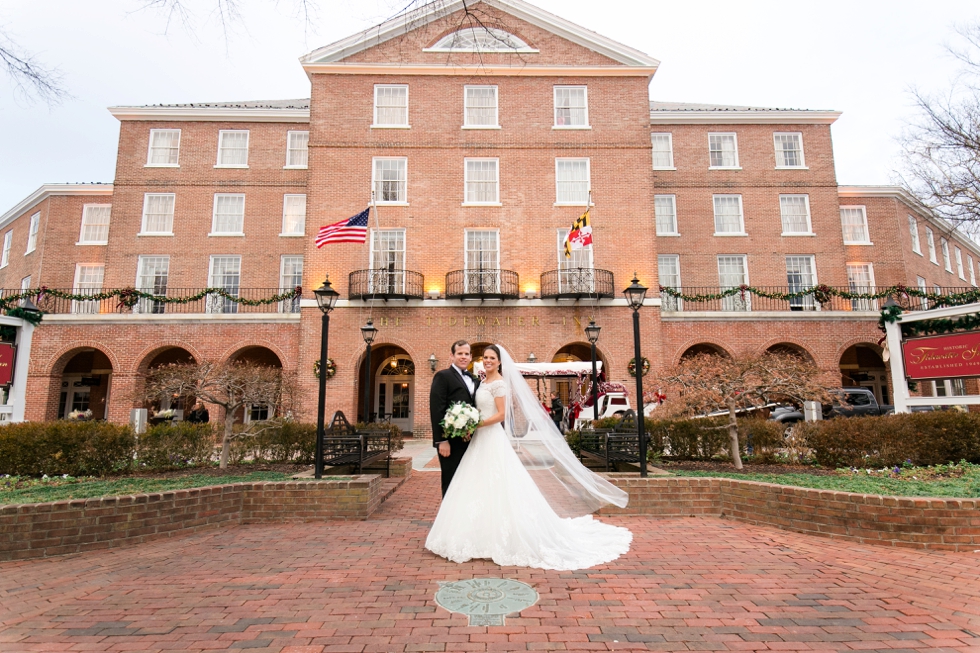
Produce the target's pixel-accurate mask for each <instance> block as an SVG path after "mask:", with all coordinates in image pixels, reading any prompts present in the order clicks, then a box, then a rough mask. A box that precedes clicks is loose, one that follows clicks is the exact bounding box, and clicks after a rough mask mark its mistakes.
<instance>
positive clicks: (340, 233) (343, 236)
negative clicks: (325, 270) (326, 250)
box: [316, 206, 371, 249]
mask: <svg viewBox="0 0 980 653" xmlns="http://www.w3.org/2000/svg"><path fill="white" fill-rule="evenodd" d="M370 213H371V207H370V206H369V207H367V208H366V209H364V210H363V211H361V212H360V213H358V214H357V215H355V216H354V217H353V218H349V219H347V220H341V221H340V222H334V223H333V224H328V225H327V226H326V227H320V231H319V232H317V234H316V247H317V249H320V248H321V247H323V246H324V245H326V244H327V243H363V242H364V241H366V240H367V225H368V215H369V214H370Z"/></svg>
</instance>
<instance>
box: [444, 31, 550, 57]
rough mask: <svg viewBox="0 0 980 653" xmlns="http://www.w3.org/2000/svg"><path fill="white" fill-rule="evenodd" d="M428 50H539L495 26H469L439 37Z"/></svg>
mask: <svg viewBox="0 0 980 653" xmlns="http://www.w3.org/2000/svg"><path fill="white" fill-rule="evenodd" d="M426 52H537V50H535V49H533V48H532V47H531V46H529V45H528V44H527V43H525V42H524V41H523V40H521V39H519V38H518V37H516V36H514V35H513V34H508V33H507V32H505V31H504V30H502V29H496V28H493V27H467V28H466V29H461V30H459V31H458V32H453V33H452V34H449V35H447V36H444V37H442V38H441V39H439V42H438V43H436V44H435V45H434V46H432V47H431V48H426Z"/></svg>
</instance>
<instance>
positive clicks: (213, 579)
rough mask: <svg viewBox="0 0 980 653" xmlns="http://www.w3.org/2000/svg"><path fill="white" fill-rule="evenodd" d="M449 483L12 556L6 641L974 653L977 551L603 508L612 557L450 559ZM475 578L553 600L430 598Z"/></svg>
mask: <svg viewBox="0 0 980 653" xmlns="http://www.w3.org/2000/svg"><path fill="white" fill-rule="evenodd" d="M438 482H439V477H438V474H417V475H415V476H414V477H413V478H412V479H410V480H409V481H408V482H407V483H406V484H405V485H403V486H402V487H401V488H399V489H398V491H397V492H396V493H395V494H394V495H393V496H392V497H391V498H390V499H389V500H388V501H387V502H385V503H384V504H383V506H382V508H381V510H380V511H379V512H378V513H377V514H376V515H375V516H374V517H373V518H372V519H371V520H370V521H367V522H358V523H339V522H333V523H317V524H287V525H256V526H242V527H232V528H226V529H223V530H217V531H213V532H210V533H205V534H197V535H189V536H186V537H181V538H177V539H174V540H170V541H160V542H155V543H151V544H146V545H141V546H137V547H131V548H123V549H116V550H112V551H106V552H92V553H86V554H80V555H75V556H69V557H62V558H52V559H45V560H33V561H28V562H22V563H4V564H2V565H0V651H3V653H14V652H17V651H63V650H71V651H210V650H225V649H230V650H239V649H246V650H253V651H254V650H257V651H277V652H282V653H300V652H303V653H306V652H317V653H320V652H327V651H351V652H360V651H523V650H619V649H640V650H671V651H677V650H701V651H729V650H739V651H756V650H824V651H849V650H865V651H868V650H882V651H885V650H887V651H891V652H892V653H898V652H901V651H919V650H931V651H960V652H966V651H972V652H977V651H980V553H975V554H966V553H958V554H957V553H939V552H933V553H921V552H916V551H908V550H903V549H888V548H881V547H867V546H859V545H854V544H843V543H838V542H834V541H831V540H826V539H817V538H811V537H807V536H802V535H796V534H793V533H785V532H782V531H778V530H773V529H764V528H756V527H750V526H745V525H741V524H738V523H732V522H728V521H725V520H717V519H673V520H658V519H649V518H635V517H634V518H615V519H612V518H610V519H609V521H612V522H615V523H617V524H622V525H626V526H628V527H629V528H631V529H632V530H633V532H634V535H635V540H634V547H633V550H632V551H631V552H630V553H629V555H627V556H625V557H624V558H621V559H620V560H618V561H616V562H615V563H613V564H611V565H608V566H606V567H603V568H600V569H595V570H589V571H582V572H574V573H569V572H548V571H540V570H527V569H516V568H500V567H497V566H496V565H493V564H491V563H486V562H474V563H469V564H465V565H456V564H452V563H449V562H446V561H444V560H442V559H440V558H436V557H435V556H433V555H431V554H429V553H428V552H426V551H424V549H423V548H422V543H423V542H424V539H425V535H426V532H427V531H428V528H429V524H430V522H431V520H432V518H433V516H434V514H435V510H436V508H437V506H438ZM474 577H506V578H513V579H516V580H521V581H524V582H526V583H529V584H531V585H532V586H534V587H535V588H536V589H537V591H538V592H539V593H540V595H541V599H540V601H539V603H538V604H537V605H535V606H533V607H531V608H528V609H527V610H524V612H523V613H521V615H520V616H519V617H518V616H515V617H511V618H508V620H507V625H506V626H504V627H490V628H476V627H469V626H467V625H466V624H467V620H466V618H465V617H464V616H462V615H454V614H450V613H448V612H446V611H444V610H443V609H442V608H439V607H437V606H436V605H435V602H434V600H433V594H434V593H435V591H436V590H437V589H438V583H437V581H443V580H459V579H466V578H474ZM971 633H975V634H971Z"/></svg>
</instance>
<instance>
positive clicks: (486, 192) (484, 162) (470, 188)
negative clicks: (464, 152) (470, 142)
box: [463, 159, 500, 206]
mask: <svg viewBox="0 0 980 653" xmlns="http://www.w3.org/2000/svg"><path fill="white" fill-rule="evenodd" d="M464 166H465V167H464V170H463V177H464V179H463V185H464V187H465V191H464V196H463V203H464V204H489V205H494V206H496V205H499V204H500V175H499V167H500V161H499V160H498V159H465V160H464Z"/></svg>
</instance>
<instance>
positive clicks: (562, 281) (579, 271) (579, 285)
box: [556, 228, 595, 293]
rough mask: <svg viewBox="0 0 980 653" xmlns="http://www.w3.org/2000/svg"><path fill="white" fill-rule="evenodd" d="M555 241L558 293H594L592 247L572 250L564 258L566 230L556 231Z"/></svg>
mask: <svg viewBox="0 0 980 653" xmlns="http://www.w3.org/2000/svg"><path fill="white" fill-rule="evenodd" d="M557 235H558V238H557V241H556V245H557V255H558V292H559V293H592V292H595V271H594V270H595V268H594V264H593V259H592V245H587V246H586V247H582V248H580V249H573V250H572V252H571V254H572V255H571V256H568V257H566V256H565V241H566V240H567V239H568V229H567V228H562V229H559V230H558V234H557Z"/></svg>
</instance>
